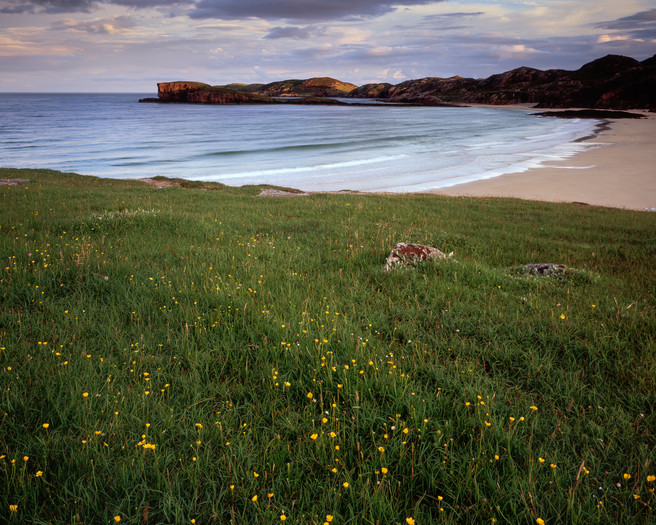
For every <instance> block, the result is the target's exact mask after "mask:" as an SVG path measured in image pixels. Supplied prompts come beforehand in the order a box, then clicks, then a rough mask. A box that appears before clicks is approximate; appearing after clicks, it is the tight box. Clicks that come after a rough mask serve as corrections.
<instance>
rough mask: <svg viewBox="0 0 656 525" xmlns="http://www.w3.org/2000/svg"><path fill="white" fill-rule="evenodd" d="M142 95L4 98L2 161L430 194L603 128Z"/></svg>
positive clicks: (513, 116) (519, 164) (99, 172)
mask: <svg viewBox="0 0 656 525" xmlns="http://www.w3.org/2000/svg"><path fill="white" fill-rule="evenodd" d="M145 96H149V95H147V94H7V93H0V115H1V118H0V166H2V167H15V168H50V169H56V170H62V171H69V172H76V173H81V174H87V175H95V176H98V177H110V178H127V179H131V178H144V177H153V176H156V175H164V176H166V177H180V178H185V179H193V180H205V181H216V182H222V183H224V184H229V185H234V186H241V185H244V184H263V183H266V184H274V185H279V186H287V187H294V188H298V189H303V190H316V191H321V190H324V191H332V190H344V189H348V190H358V191H388V192H410V191H426V190H431V189H439V188H444V187H447V186H453V185H456V184H461V183H464V182H470V181H474V180H478V179H485V178H490V177H495V176H498V175H502V174H504V173H512V172H522V171H525V170H527V169H529V168H532V167H536V166H539V165H540V164H541V163H543V162H545V161H552V160H560V159H565V158H567V157H569V156H571V155H574V154H575V153H577V152H578V151H581V150H582V149H584V148H586V147H589V143H582V142H577V141H579V140H580V139H581V138H583V137H587V136H590V135H592V134H593V132H594V127H595V126H596V124H598V122H597V121H594V120H578V119H573V120H566V119H555V118H539V117H536V116H534V115H531V114H530V113H531V111H528V110H527V111H523V110H516V109H507V108H436V107H384V106H381V105H370V106H366V107H365V106H351V107H344V106H288V105H281V106H268V105H267V106H204V105H187V104H143V103H141V104H140V103H138V99H139V98H142V97H145Z"/></svg>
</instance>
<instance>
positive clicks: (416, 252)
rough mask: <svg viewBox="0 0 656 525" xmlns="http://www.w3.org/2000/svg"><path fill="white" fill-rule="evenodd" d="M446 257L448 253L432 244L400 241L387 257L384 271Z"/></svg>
mask: <svg viewBox="0 0 656 525" xmlns="http://www.w3.org/2000/svg"><path fill="white" fill-rule="evenodd" d="M446 258H447V255H446V254H444V253H443V252H441V251H440V250H438V249H437V248H433V247H432V246H425V245H423V244H408V243H405V242H399V243H397V244H396V246H394V248H392V251H391V252H390V254H389V256H388V257H387V261H386V262H385V267H384V268H383V271H384V272H389V271H390V270H394V269H395V268H400V267H407V266H412V265H414V264H416V263H418V262H421V261H427V260H428V261H439V260H440V259H446Z"/></svg>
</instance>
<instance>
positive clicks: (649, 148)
mask: <svg viewBox="0 0 656 525" xmlns="http://www.w3.org/2000/svg"><path fill="white" fill-rule="evenodd" d="M509 109H512V108H509ZM521 109H526V106H524V105H522V106H521ZM537 111H541V110H537V109H536V112H537ZM632 112H638V111H635V110H632ZM640 113H642V114H643V115H645V118H642V119H607V120H605V121H604V122H605V123H607V125H605V126H602V127H601V128H600V133H599V134H598V135H596V136H594V137H590V138H586V139H584V140H583V142H585V143H588V144H590V146H591V147H590V148H589V149H586V150H584V151H582V152H580V153H577V154H576V155H574V156H573V157H570V158H568V159H565V160H562V161H551V162H545V163H544V164H543V165H542V166H541V167H538V168H531V169H529V170H527V171H525V172H521V173H508V174H505V175H500V176H499V177H494V178H491V179H484V180H479V181H474V182H468V183H464V184H459V185H457V186H451V187H448V188H442V189H436V190H432V191H430V192H429V193H436V194H440V195H448V196H453V197H510V198H518V199H525V200H539V201H549V202H577V203H585V204H590V205H595V206H607V207H613V208H626V209H631V210H641V211H644V210H649V211H656V114H654V113H649V112H646V111H640Z"/></svg>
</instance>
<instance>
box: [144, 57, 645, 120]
mask: <svg viewBox="0 0 656 525" xmlns="http://www.w3.org/2000/svg"><path fill="white" fill-rule="evenodd" d="M280 97H285V98H287V97H289V98H291V97H300V99H299V100H296V99H295V98H294V99H291V100H289V103H300V104H317V103H337V102H335V101H330V100H329V99H330V98H336V97H337V98H339V97H349V98H375V99H380V100H383V101H385V102H390V103H402V104H420V105H453V104H475V103H476V104H497V105H503V104H521V103H525V104H534V105H536V106H537V107H539V108H577V107H578V108H596V109H635V108H643V109H651V110H654V111H656V55H654V56H653V57H651V58H649V59H647V60H644V61H642V62H639V61H637V60H635V59H633V58H629V57H624V56H619V55H607V56H605V57H603V58H600V59H598V60H594V61H592V62H590V63H589V64H585V65H584V66H582V67H581V68H580V69H577V70H576V71H567V70H563V69H550V70H547V71H542V70H540V69H534V68H530V67H519V68H517V69H513V70H511V71H506V72H505V73H499V74H497V75H492V76H491V77H488V78H484V79H474V78H463V77H459V76H455V77H450V78H439V77H428V78H421V79H417V80H407V81H405V82H402V83H400V84H395V85H394V84H388V83H376V84H366V85H364V86H360V87H357V86H355V85H354V84H349V83H348V82H342V81H340V80H335V79H334V78H329V77H320V78H310V79H306V80H282V81H279V82H271V83H269V84H238V83H235V84H227V85H225V86H210V85H209V84H203V83H201V82H187V81H181V82H162V83H159V84H158V98H157V99H148V100H144V101H148V102H152V101H154V102H188V103H197V104H279V103H282V102H281V100H280Z"/></svg>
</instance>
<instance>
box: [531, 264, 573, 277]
mask: <svg viewBox="0 0 656 525" xmlns="http://www.w3.org/2000/svg"><path fill="white" fill-rule="evenodd" d="M524 268H525V269H526V271H527V272H528V273H529V274H530V275H550V274H552V273H556V272H562V271H563V270H565V268H567V266H565V265H564V264H556V263H537V264H525V265H524Z"/></svg>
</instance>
